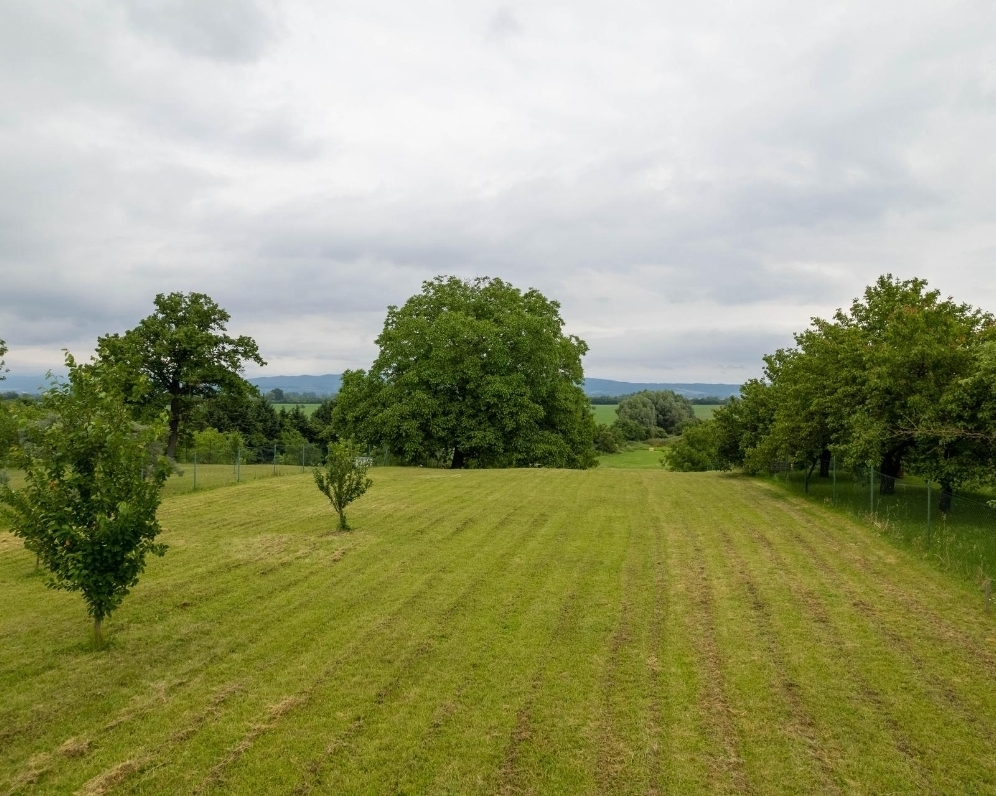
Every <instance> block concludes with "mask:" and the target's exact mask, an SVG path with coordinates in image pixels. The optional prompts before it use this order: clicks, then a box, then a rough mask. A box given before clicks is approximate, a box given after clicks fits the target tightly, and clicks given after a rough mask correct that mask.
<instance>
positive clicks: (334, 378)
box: [0, 373, 740, 398]
mask: <svg viewBox="0 0 996 796" xmlns="http://www.w3.org/2000/svg"><path fill="white" fill-rule="evenodd" d="M63 378H65V377H63ZM248 381H249V382H250V383H251V384H255V385H256V386H257V387H259V389H260V392H263V393H268V392H269V391H270V390H275V389H280V390H283V391H284V392H296V393H306V392H311V393H315V394H316V395H335V393H337V392H339V386H340V385H341V384H342V377H341V376H340V375H339V374H337V373H326V374H325V375H323V376H309V375H302V376H254V377H253V378H251V379H248ZM46 385H47V381H46V378H45V375H44V374H38V375H33V376H15V375H11V374H8V375H7V378H6V379H5V380H4V381H0V392H7V391H13V392H26V393H36V392H39V391H40V390H41V389H45V387H46ZM640 390H674V391H675V392H676V393H678V394H679V395H684V396H687V397H688V398H704V397H706V396H712V395H715V396H716V397H717V398H728V397H729V396H731V395H738V394H739V393H740V385H739V384H711V383H708V382H703V383H690V384H686V383H675V384H672V383H650V382H646V383H644V382H632V381H614V380H612V379H585V380H584V391H585V394H586V395H590V396H592V397H595V396H600V395H627V394H629V393H633V392H640Z"/></svg>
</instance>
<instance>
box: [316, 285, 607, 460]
mask: <svg viewBox="0 0 996 796" xmlns="http://www.w3.org/2000/svg"><path fill="white" fill-rule="evenodd" d="M563 327H564V321H563V319H562V318H561V316H560V305H559V304H558V303H557V302H556V301H551V300H549V299H547V298H546V297H545V296H543V295H542V294H541V293H540V292H539V291H537V290H528V291H525V292H522V291H521V290H519V289H517V288H515V287H513V286H512V285H510V284H508V283H506V282H503V281H502V280H500V279H490V278H478V279H475V280H473V281H464V280H461V279H457V278H455V277H437V278H436V279H434V280H431V281H428V282H425V283H424V284H423V286H422V292H421V293H419V294H417V295H415V296H412V297H411V298H410V299H409V300H408V301H407V302H406V303H405V304H404V306H402V307H395V306H391V307H388V312H387V318H386V320H385V322H384V328H383V331H382V332H381V334H380V336H379V337H378V338H377V345H378V346H379V347H380V353H379V355H378V356H377V359H376V360H375V361H374V363H373V365H372V366H371V368H370V371H369V372H365V371H362V370H359V371H347V372H346V373H344V374H343V378H342V387H341V389H340V392H339V396H338V399H337V401H336V404H335V410H334V412H333V424H334V428H335V431H336V433H337V434H338V435H339V436H340V437H343V438H354V439H356V440H358V441H361V442H363V443H367V444H375V445H381V444H384V445H387V446H388V447H389V448H390V449H391V450H392V452H394V454H395V455H397V456H399V457H400V458H402V459H403V460H405V461H408V462H412V463H429V462H440V461H445V462H448V463H449V464H450V466H452V467H454V468H459V467H465V466H474V467H516V466H531V465H543V466H550V467H577V468H584V467H591V466H593V465H594V464H595V463H596V462H597V459H596V457H595V452H594V447H593V444H592V439H593V436H594V430H595V424H594V419H593V418H592V416H591V411H590V408H589V403H588V399H587V398H586V397H585V395H584V392H583V390H582V384H583V378H584V372H583V370H582V366H581V358H582V357H583V356H584V354H585V353H586V352H587V350H588V347H587V345H586V344H585V342H584V341H583V340H581V339H580V338H578V337H576V336H574V335H565V334H564V332H563Z"/></svg>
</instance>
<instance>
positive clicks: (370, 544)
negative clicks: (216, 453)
mask: <svg viewBox="0 0 996 796" xmlns="http://www.w3.org/2000/svg"><path fill="white" fill-rule="evenodd" d="M372 475H373V477H374V479H375V485H374V487H373V489H372V490H371V491H370V493H369V494H368V495H367V496H366V497H364V498H363V499H362V500H361V501H360V502H359V503H357V504H356V505H355V507H354V508H353V509H352V512H351V519H352V521H353V523H354V525H355V526H356V530H355V531H353V532H351V533H346V534H336V533H332V532H331V528H332V527H333V526H332V522H333V521H332V516H331V512H330V511H329V508H328V506H327V505H325V504H323V501H322V499H321V498H320V496H319V495H318V494H317V492H316V490H315V489H314V486H313V485H312V484H311V483H310V480H309V477H308V476H288V477H285V478H274V479H269V480H264V481H258V482H254V483H250V484H245V485H242V486H238V487H232V488H227V489H217V490H214V491H210V492H204V493H195V494H190V495H182V496H178V497H172V498H169V499H167V501H166V502H165V503H164V506H163V510H162V518H163V522H164V524H165V526H166V528H167V529H168V530H167V531H166V533H165V534H164V541H166V542H167V543H168V544H169V545H170V550H169V552H168V553H167V555H166V557H165V558H164V559H153V560H152V562H151V563H150V566H149V569H148V571H147V572H146V573H145V575H144V576H143V578H142V582H141V583H140V584H139V585H138V586H137V587H136V588H135V590H134V593H133V594H132V595H131V596H130V597H129V598H128V599H127V600H126V602H125V603H124V605H123V606H122V607H121V609H120V610H119V611H118V612H117V613H116V614H115V615H114V616H113V617H112V619H111V620H110V621H109V622H108V624H107V630H108V632H109V633H110V636H111V641H110V644H109V646H108V647H107V648H106V649H104V650H101V651H94V650H93V649H92V648H91V647H90V645H89V644H88V642H87V640H86V636H85V633H86V629H87V626H88V625H87V621H86V618H85V616H84V612H83V609H82V604H81V601H80V600H79V598H78V597H77V596H75V595H68V594H63V593H57V592H52V591H48V590H46V589H45V588H44V587H43V579H42V577H40V576H39V575H37V574H35V573H34V571H33V559H32V557H31V556H30V555H29V554H27V553H26V552H25V551H24V550H23V549H22V548H21V547H20V545H19V544H18V543H17V541H16V540H14V539H13V538H12V537H10V536H9V535H5V534H0V600H2V604H3V606H4V611H3V612H2V613H0V638H2V639H3V643H2V645H0V792H15V793H32V792H44V793H73V792H76V791H79V792H82V793H91V794H92V793H136V794H142V793H148V794H153V793H156V794H158V793H197V794H208V793H234V794H257V793H425V792H429V793H461V794H462V793H495V792H498V793H520V792H521V793H524V792H532V793H563V794H575V793H592V794H593V793H624V792H625V793H650V792H656V793H665V792H666V793H674V794H687V793H747V792H749V793H754V794H768V793H831V794H833V793H838V794H845V793H846V794H851V793H869V794H870V793H931V792H932V793H992V792H994V791H996V751H994V747H993V744H992V741H991V737H990V735H991V720H992V717H993V716H996V689H994V688H993V687H992V680H993V676H994V675H996V652H994V651H993V641H994V634H996V622H994V621H993V620H992V619H991V618H990V617H987V616H986V615H984V614H983V613H982V611H981V608H980V603H979V599H978V597H977V595H976V594H975V593H974V592H972V591H970V590H969V589H968V588H967V587H963V586H962V585H961V584H960V583H958V582H954V581H952V580H949V579H947V578H945V577H944V576H942V575H940V574H938V573H936V572H934V571H932V570H931V569H930V568H928V567H927V566H925V565H924V564H922V563H921V562H919V561H917V560H916V559H914V558H912V557H909V556H907V555H905V554H904V553H902V552H901V551H897V550H896V549H894V548H892V547H890V546H889V545H887V544H885V543H884V542H883V541H881V540H879V539H878V538H876V537H875V536H874V534H871V533H869V532H868V531H867V530H866V529H865V528H862V527H861V526H859V525H857V524H855V523H851V522H849V521H848V520H847V519H846V518H842V517H840V516H837V515H832V514H830V513H829V512H827V511H826V510H824V509H823V508H821V507H820V506H817V505H813V504H810V503H806V502H804V501H802V500H799V499H796V498H794V497H792V496H790V495H787V494H786V493H784V492H783V491H782V490H780V489H777V488H775V487H773V486H770V485H766V484H764V483H761V482H757V481H752V480H749V479H744V478H735V477H730V476H723V475H718V474H711V473H708V474H677V473H668V472H664V471H662V470H661V469H660V468H655V469H653V470H647V471H633V472H624V471H621V470H601V469H599V470H594V471H590V472H565V471H547V470H517V471H497V472H496V471H490V472H488V471H484V472H448V471H436V470H419V469H408V470H398V469H389V468H384V469H378V470H374V471H373V472H372Z"/></svg>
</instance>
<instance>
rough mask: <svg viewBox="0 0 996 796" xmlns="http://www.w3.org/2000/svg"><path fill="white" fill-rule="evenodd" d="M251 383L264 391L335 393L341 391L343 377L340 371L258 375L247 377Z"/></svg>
mask: <svg viewBox="0 0 996 796" xmlns="http://www.w3.org/2000/svg"><path fill="white" fill-rule="evenodd" d="M246 381H248V382H249V383H250V384H255V385H256V386H257V387H259V391H260V392H262V393H268V392H269V391H270V390H283V391H284V392H299V393H300V392H313V393H315V394H316V395H335V394H336V393H337V392H339V385H340V384H342V377H341V376H340V375H339V374H338V373H326V374H325V375H324V376H256V377H254V378H251V379H246Z"/></svg>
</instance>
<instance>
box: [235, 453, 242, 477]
mask: <svg viewBox="0 0 996 796" xmlns="http://www.w3.org/2000/svg"><path fill="white" fill-rule="evenodd" d="M241 482H242V446H241V445H239V447H237V448H236V449H235V483H236V484H239V483H241Z"/></svg>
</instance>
